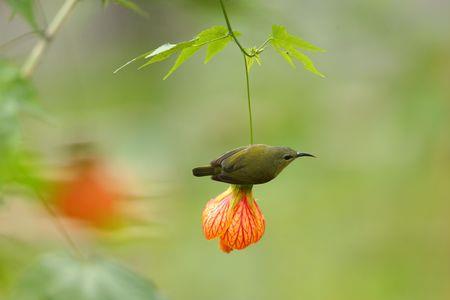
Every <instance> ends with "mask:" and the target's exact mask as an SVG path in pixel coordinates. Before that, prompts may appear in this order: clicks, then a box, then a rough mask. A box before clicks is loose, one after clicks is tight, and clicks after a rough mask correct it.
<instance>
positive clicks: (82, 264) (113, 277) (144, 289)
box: [12, 254, 161, 300]
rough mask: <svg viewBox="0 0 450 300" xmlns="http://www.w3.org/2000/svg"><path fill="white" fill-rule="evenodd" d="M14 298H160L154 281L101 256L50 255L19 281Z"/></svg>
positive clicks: (78, 299)
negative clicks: (80, 257)
mask: <svg viewBox="0 0 450 300" xmlns="http://www.w3.org/2000/svg"><path fill="white" fill-rule="evenodd" d="M12 299H13V300H61V299H64V300H124V299H127V300H153V299H161V298H160V296H159V295H158V294H157V291H156V288H155V286H154V285H153V283H152V282H150V281H149V280H147V279H146V278H144V277H142V276H140V275H138V274H136V273H134V272H133V271H131V270H129V269H127V268H125V267H123V266H122V265H119V264H117V263H115V262H112V261H109V260H105V259H102V258H98V257H97V258H90V259H87V260H82V261H81V260H77V259H75V258H73V257H70V256H68V255H62V254H61V255H57V254H48V255H46V256H44V257H43V258H41V259H40V260H39V261H38V262H37V263H36V264H35V265H33V266H32V267H31V268H29V270H28V271H26V273H25V274H24V276H23V278H22V279H21V280H20V281H19V282H18V285H17V286H16V288H15V290H14V292H13V294H12Z"/></svg>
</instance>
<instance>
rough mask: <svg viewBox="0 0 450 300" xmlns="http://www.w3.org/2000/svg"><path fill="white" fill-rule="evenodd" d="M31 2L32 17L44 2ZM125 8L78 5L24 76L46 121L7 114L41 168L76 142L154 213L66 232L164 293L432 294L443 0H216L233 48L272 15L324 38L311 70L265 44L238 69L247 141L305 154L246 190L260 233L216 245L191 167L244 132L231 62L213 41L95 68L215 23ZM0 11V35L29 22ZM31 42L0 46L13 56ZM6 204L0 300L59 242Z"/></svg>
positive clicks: (192, 5) (206, 10) (441, 266)
mask: <svg viewBox="0 0 450 300" xmlns="http://www.w3.org/2000/svg"><path fill="white" fill-rule="evenodd" d="M41 2H42V8H41V9H40V10H39V11H40V17H39V19H40V22H43V19H44V17H43V16H42V14H45V15H46V16H47V19H48V18H50V17H51V16H53V15H54V13H55V12H56V10H57V8H58V7H59V6H60V5H61V3H62V1H41ZM138 3H139V4H141V5H142V7H143V8H144V9H145V10H146V11H148V13H149V17H148V18H142V17H139V16H137V15H136V14H134V13H133V12H130V11H127V10H123V9H121V8H120V7H117V6H113V5H112V6H108V7H107V8H105V9H103V8H102V7H101V5H100V4H99V3H97V2H94V1H82V2H81V3H80V4H79V5H78V6H77V7H76V10H75V11H74V13H73V14H72V15H71V16H70V18H69V20H68V22H67V23H66V24H65V26H64V27H63V28H62V31H61V32H60V33H59V34H58V36H57V37H56V39H55V40H54V43H53V44H52V45H51V48H50V49H49V51H48V53H47V54H46V55H45V57H44V59H43V62H42V64H41V65H40V67H39V69H38V70H37V72H36V73H35V74H34V77H33V83H34V84H35V86H36V88H37V90H38V94H39V98H40V102H41V103H42V106H43V107H44V108H45V109H46V110H47V112H48V113H49V115H50V116H51V122H43V121H42V120H40V119H36V118H32V117H24V118H23V123H22V131H23V135H24V136H23V139H24V144H25V145H27V147H28V148H30V149H33V150H35V151H37V152H38V153H40V154H41V156H42V158H43V161H44V163H45V164H48V165H52V164H54V163H55V161H57V160H58V159H57V157H60V156H61V148H62V147H63V146H64V145H65V144H67V143H70V142H72V141H77V140H79V139H80V138H82V139H89V140H91V141H93V142H95V144H96V145H97V146H98V147H99V149H101V151H102V153H103V155H104V156H105V157H106V158H107V159H108V160H109V161H110V162H111V164H113V163H114V164H119V165H121V166H125V167H126V169H127V170H128V171H129V172H130V173H132V174H133V176H134V178H136V181H138V182H139V183H140V185H141V186H143V187H144V189H145V190H146V192H148V193H150V194H156V196H151V197H149V198H148V199H141V200H140V201H143V202H147V203H146V204H148V205H149V206H151V207H152V208H153V210H154V211H156V212H153V213H151V214H150V213H149V214H146V215H144V219H145V220H146V221H147V222H149V223H152V224H153V223H154V225H152V226H147V227H145V228H146V229H145V230H142V229H141V230H140V231H139V232H138V233H137V234H136V235H135V236H134V237H130V236H129V234H128V233H127V232H125V237H121V238H107V239H105V238H99V239H97V238H91V239H88V241H84V242H80V243H81V244H82V245H81V247H82V248H83V249H84V250H85V251H87V252H90V253H98V254H102V255H104V256H108V257H114V258H115V259H116V260H120V261H121V262H122V263H125V264H127V265H128V266H129V267H130V268H132V269H134V270H136V271H137V272H138V273H140V274H142V275H144V276H146V277H148V278H151V279H152V280H153V281H154V282H155V284H156V285H157V286H158V288H159V290H160V291H161V293H162V294H163V295H165V296H166V297H167V298H169V299H174V300H181V299H183V300H188V299H217V300H222V299H223V300H225V299H234V300H249V299H261V300H269V299H270V300H273V299H321V300H324V299H330V300H337V299H342V300H352V299H354V300H360V299H365V300H371V299H388V300H394V299H395V300H397V299H405V300H413V299H423V300H425V299H427V300H428V299H442V300H444V299H449V298H450V201H449V200H450V134H449V129H450V35H449V28H450V2H448V1H442V0H431V1H375V0H371V1H357V0H344V1H314V0H302V1H297V0H280V1H269V0H261V1H256V0H253V1H228V2H227V4H228V7H229V10H230V11H229V13H230V17H231V20H232V23H233V26H234V27H235V29H236V30H238V31H240V32H242V37H241V40H242V42H243V43H244V44H245V45H248V46H251V45H253V44H257V45H259V44H260V43H261V42H262V41H263V40H264V39H265V38H266V36H267V35H268V34H269V33H270V30H271V25H272V24H282V25H285V26H286V27H287V28H288V30H289V31H290V32H291V33H293V34H296V35H299V36H301V37H303V38H305V39H306V40H308V41H311V42H313V43H314V44H317V45H319V46H320V47H322V48H325V49H327V52H326V53H323V54H322V53H319V54H313V55H312V58H313V60H314V61H315V62H316V66H317V67H318V69H319V70H321V71H322V72H323V73H324V74H326V76H327V78H326V79H320V78H319V77H317V76H314V75H313V74H310V73H308V72H306V71H304V70H303V69H302V68H301V67H298V68H297V69H292V68H290V67H289V66H288V65H287V64H286V63H285V62H284V61H283V60H282V58H281V57H279V56H278V55H277V54H276V53H275V52H274V51H273V50H271V49H268V50H267V51H265V52H264V53H263V54H262V61H263V65H262V66H261V67H259V66H255V67H254V68H253V69H252V74H251V86H252V94H253V111H254V126H255V141H256V142H258V143H266V144H271V145H286V146H290V147H292V148H296V149H300V150H303V151H306V152H310V153H314V154H316V155H318V156H319V159H317V160H312V159H303V160H301V161H299V162H297V163H295V164H293V165H292V166H290V167H289V168H288V169H287V170H286V171H285V172H283V174H281V175H280V176H279V177H278V178H277V179H276V180H275V181H273V182H271V183H269V184H266V185H263V186H257V187H256V188H255V195H256V197H257V199H259V203H260V207H261V209H262V211H263V213H264V215H265V217H266V221H267V228H266V233H265V235H264V237H263V239H262V240H261V241H260V242H259V243H258V244H256V245H253V246H251V247H249V248H247V249H245V250H243V251H234V252H233V253H231V254H229V255H227V254H224V253H222V252H220V251H219V249H218V245H217V242H216V241H206V240H205V239H204V237H203V235H202V231H201V222H200V216H201V211H202V209H203V207H204V205H205V203H206V201H207V200H209V199H210V198H212V197H214V196H215V195H217V194H219V193H221V192H222V191H223V190H225V188H226V186H225V185H224V184H221V183H216V182H212V181H210V180H208V179H205V178H202V179H199V178H194V177H193V176H192V175H191V169H192V167H194V166H197V165H202V164H204V163H206V162H209V161H210V160H212V159H213V158H215V157H216V156H218V155H219V154H220V153H222V152H224V151H226V150H229V149H232V148H235V147H237V146H241V145H245V144H247V143H248V128H247V122H248V119H247V110H246V109H247V108H246V102H245V101H246V100H245V81H244V72H243V66H242V58H241V56H240V54H239V51H238V50H237V49H236V47H234V45H229V46H228V47H227V49H226V50H225V51H224V52H223V53H221V55H218V56H217V57H215V58H214V59H213V60H212V61H211V62H210V63H209V64H207V65H204V64H203V54H197V55H196V56H195V57H194V59H192V60H191V61H188V62H187V63H186V64H185V65H183V66H182V67H181V68H180V69H179V70H178V71H177V72H176V73H174V74H173V76H172V77H171V78H169V79H168V80H166V81H162V77H163V76H164V74H165V72H166V71H167V70H168V69H169V68H170V64H171V63H170V62H163V63H160V64H155V65H153V66H151V67H150V68H147V69H144V70H141V71H137V70H136V69H135V67H134V66H133V67H129V68H126V69H125V70H123V71H122V72H121V73H119V74H116V75H113V74H112V71H113V70H114V69H115V68H116V67H118V66H119V65H121V64H122V63H123V62H125V61H127V60H128V59H130V58H132V57H134V56H136V55H138V54H140V53H143V52H145V51H148V50H150V49H153V48H155V47H157V46H159V45H161V44H163V43H165V42H177V41H182V40H187V39H189V38H191V37H192V36H193V35H195V33H197V32H199V31H201V30H202V29H204V28H207V27H210V26H213V25H223V24H224V20H223V17H222V15H221V12H220V7H219V4H218V1H206V0H204V1H200V0H196V1H187V0H177V1H161V0H160V1H141V2H138ZM9 15H10V11H9V10H8V8H7V7H6V5H5V4H4V3H3V2H0V43H4V42H6V41H8V40H11V39H12V38H14V37H15V36H18V35H20V34H22V33H24V32H27V31H29V29H28V27H27V25H26V24H25V23H24V22H23V20H21V19H20V18H15V19H14V20H12V21H9ZM35 41H36V40H35V39H34V38H26V39H22V40H20V41H19V42H17V43H15V44H14V45H13V46H8V47H7V48H4V49H2V53H1V54H2V56H3V57H8V58H10V59H11V60H13V61H16V62H18V63H20V62H21V61H23V59H24V58H25V57H26V54H27V53H28V52H29V49H30V48H31V47H32V45H33V44H34V43H35ZM55 157H56V158H55ZM0 159H1V158H0ZM116 175H117V176H119V177H120V175H121V174H116ZM144 198H145V197H144ZM13 201H22V200H20V199H8V198H5V199H3V204H2V206H1V207H0V223H1V224H2V225H1V226H0V230H1V232H0V234H1V235H0V283H1V284H0V298H1V297H2V295H3V297H7V296H6V295H8V293H9V290H10V289H11V288H12V287H13V286H14V284H15V281H16V280H17V278H18V277H20V273H21V272H22V271H23V270H24V269H25V268H26V266H27V265H28V264H30V263H31V262H32V261H33V259H34V258H35V257H37V256H39V255H40V254H42V253H45V252H47V251H51V250H54V249H58V248H61V249H65V248H64V242H63V241H62V240H60V239H58V238H57V237H56V238H54V239H46V238H42V239H40V238H36V237H35V238H30V237H29V236H28V235H31V236H33V235H37V236H45V235H47V234H48V233H47V232H48V231H51V230H52V229H49V228H47V227H45V226H44V227H45V228H42V230H41V231H39V230H38V229H36V228H34V230H35V231H34V233H29V234H27V232H28V230H29V228H30V226H29V224H28V223H29V222H31V221H29V220H28V217H27V215H21V212H22V210H18V209H16V208H14V207H15V205H13V204H11V203H12V202H13ZM23 206H32V202H30V201H25V202H24V204H23ZM18 211H19V212H18ZM12 213H15V214H16V216H15V217H12V218H11V217H9V218H8V215H10V214H12ZM27 224H28V225H27ZM21 227H23V228H21ZM32 227H33V226H32ZM147 229H148V230H150V231H152V233H151V234H149V233H148V232H145V231H146V230H147ZM141 234H142V235H143V237H141V236H140V235H141ZM55 235H56V233H55ZM111 235H114V233H112V234H111ZM80 240H84V239H83V238H80ZM2 299H3V298H2Z"/></svg>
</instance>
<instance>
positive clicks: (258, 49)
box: [256, 37, 273, 53]
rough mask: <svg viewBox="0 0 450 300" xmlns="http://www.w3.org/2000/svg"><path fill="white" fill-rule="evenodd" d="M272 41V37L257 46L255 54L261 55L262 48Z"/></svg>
mask: <svg viewBox="0 0 450 300" xmlns="http://www.w3.org/2000/svg"><path fill="white" fill-rule="evenodd" d="M272 40H273V37H270V38H268V39H267V40H265V41H264V43H262V45H261V46H259V47H258V48H257V50H256V53H261V52H263V51H264V48H266V46H267V44H268V43H270V42H271V41H272Z"/></svg>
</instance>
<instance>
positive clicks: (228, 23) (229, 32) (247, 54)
mask: <svg viewBox="0 0 450 300" xmlns="http://www.w3.org/2000/svg"><path fill="white" fill-rule="evenodd" d="M219 2H220V7H221V8H222V13H223V16H224V18H225V22H226V23H227V28H228V34H229V35H230V36H231V37H232V38H233V40H234V42H235V43H236V45H237V46H238V47H239V50H241V52H242V55H243V57H244V67H245V80H246V87H247V105H248V119H249V127H250V145H251V144H253V117H252V101H251V97H250V78H249V70H248V64H247V57H254V56H256V55H257V54H258V52H252V53H248V52H247V50H245V48H244V47H243V46H242V45H241V43H240V42H239V40H238V39H237V37H236V35H235V34H234V32H233V29H232V28H231V23H230V19H229V18H228V14H227V11H226V9H225V5H224V4H223V0H219ZM265 45H266V43H264V44H263V47H264V46H265Z"/></svg>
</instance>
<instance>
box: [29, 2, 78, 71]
mask: <svg viewBox="0 0 450 300" xmlns="http://www.w3.org/2000/svg"><path fill="white" fill-rule="evenodd" d="M78 1H79V0H66V1H65V2H64V4H63V5H62V6H61V8H60V9H59V11H58V12H57V13H56V15H55V18H54V19H53V20H52V22H51V23H50V24H49V25H48V27H47V29H46V30H45V33H44V37H43V38H42V39H41V40H39V41H38V43H37V44H36V45H35V46H34V48H33V49H32V50H31V52H30V55H29V56H28V58H27V59H26V61H25V63H24V65H23V67H22V76H23V77H25V78H28V77H30V76H31V75H32V74H33V72H34V70H35V69H36V67H37V65H38V64H39V62H40V60H41V58H42V55H43V54H44V53H45V50H46V49H47V47H48V45H49V44H50V42H51V40H52V39H53V38H54V36H55V34H56V33H57V32H58V30H59V29H60V28H61V26H62V24H63V23H64V21H65V20H66V19H67V17H68V16H69V14H70V13H71V11H72V10H73V8H74V7H75V4H77V2H78Z"/></svg>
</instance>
